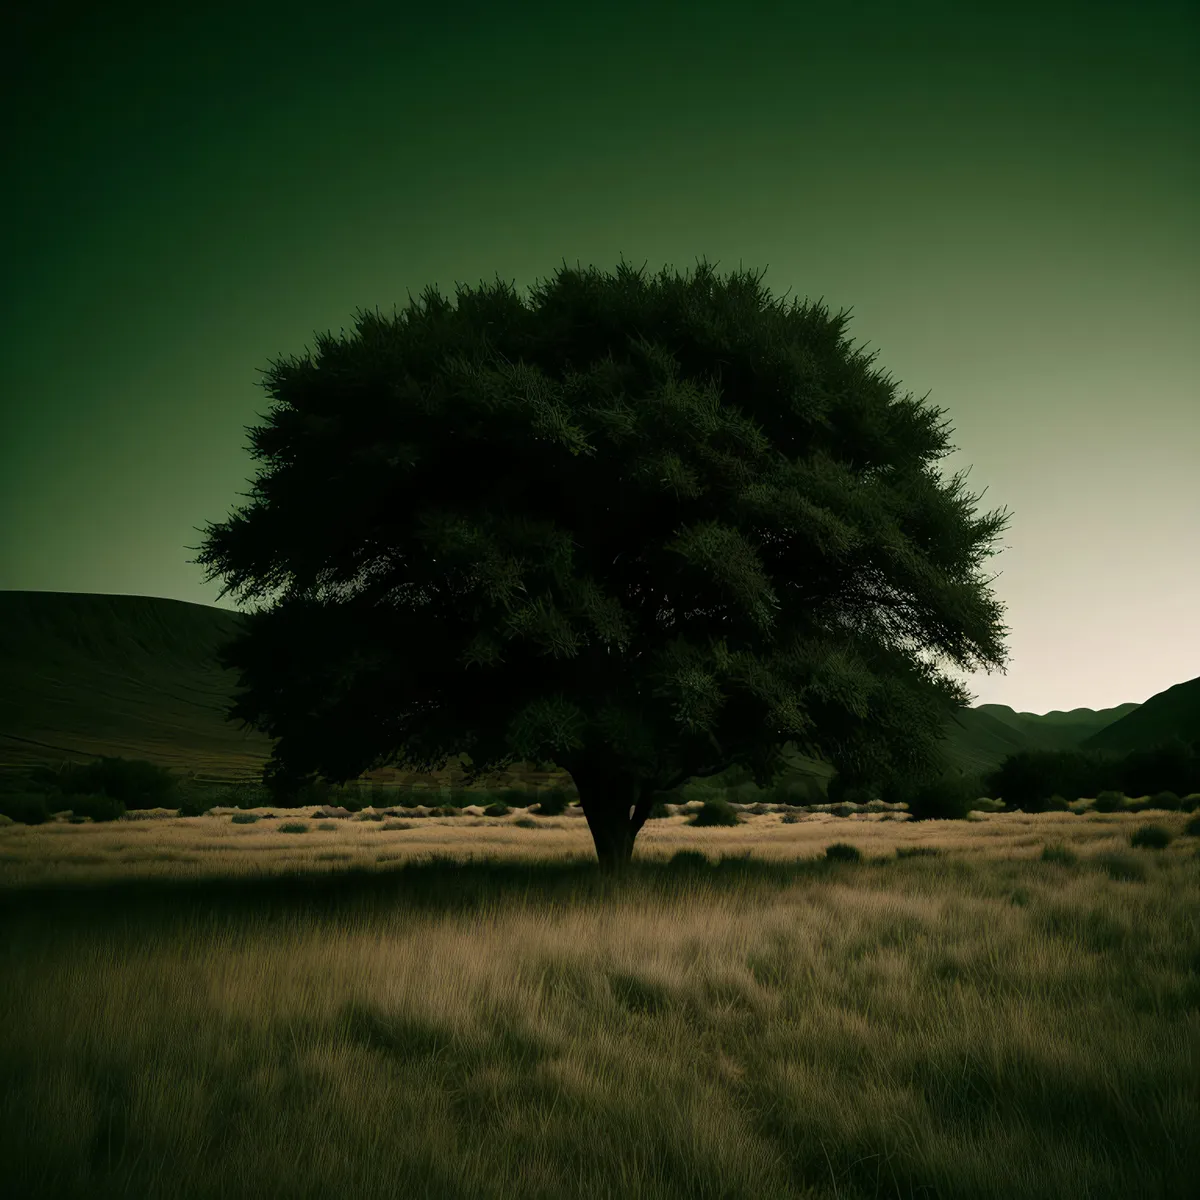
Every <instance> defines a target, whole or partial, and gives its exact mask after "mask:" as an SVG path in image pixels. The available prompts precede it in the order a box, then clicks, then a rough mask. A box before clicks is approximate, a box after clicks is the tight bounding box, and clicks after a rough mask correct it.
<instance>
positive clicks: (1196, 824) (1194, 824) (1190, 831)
mask: <svg viewBox="0 0 1200 1200" xmlns="http://www.w3.org/2000/svg"><path fill="white" fill-rule="evenodd" d="M1183 836H1184V837H1200V815H1198V816H1195V817H1193V818H1192V819H1191V820H1190V821H1189V822H1188V823H1187V824H1186V825H1185V826H1184V827H1183Z"/></svg>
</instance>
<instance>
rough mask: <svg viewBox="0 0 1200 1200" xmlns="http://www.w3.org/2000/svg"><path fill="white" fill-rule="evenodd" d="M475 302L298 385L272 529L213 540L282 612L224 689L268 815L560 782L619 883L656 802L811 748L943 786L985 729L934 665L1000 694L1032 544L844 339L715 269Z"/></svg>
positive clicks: (378, 333)
mask: <svg viewBox="0 0 1200 1200" xmlns="http://www.w3.org/2000/svg"><path fill="white" fill-rule="evenodd" d="M643 270H644V268H643ZM457 290H458V295H457V303H456V305H451V303H450V302H449V301H448V300H446V299H444V298H443V297H442V296H441V295H439V293H438V292H437V290H436V289H435V288H432V287H430V288H427V289H426V291H425V292H424V293H423V295H422V301H423V304H418V303H416V302H414V301H412V299H411V297H410V301H409V306H408V308H407V310H406V311H405V312H403V313H401V314H400V315H399V316H398V317H397V316H395V315H393V318H392V319H390V320H388V319H385V318H381V317H380V316H379V315H378V314H377V313H376V314H370V313H365V314H360V315H359V316H358V317H357V321H356V325H357V330H356V334H355V335H354V336H351V337H349V338H347V337H345V336H343V337H342V338H340V339H334V338H333V337H331V336H329V335H325V336H321V335H318V336H317V354H316V357H315V358H314V357H312V356H311V355H306V356H305V357H304V358H302V359H297V358H293V359H290V360H283V361H277V362H275V363H274V364H272V366H271V369H270V370H269V371H268V372H266V380H265V382H264V384H263V386H264V388H265V389H266V390H267V391H268V393H269V394H270V395H271V396H273V397H274V399H275V400H276V401H277V405H276V406H275V407H274V408H273V409H272V410H271V412H270V413H269V414H268V417H267V418H266V419H267V420H268V424H267V425H265V426H260V427H257V428H253V429H250V428H248V429H247V432H249V433H250V435H251V438H252V453H253V456H254V457H255V458H256V459H260V460H265V463H266V464H267V465H266V467H265V468H264V470H263V471H261V472H260V474H259V477H258V478H257V480H256V481H255V484H254V490H253V492H252V493H251V494H250V496H249V499H251V501H252V503H251V504H250V505H249V506H248V507H247V508H245V509H242V510H239V511H237V512H235V513H234V515H233V516H232V517H231V518H230V519H229V520H228V521H227V522H225V523H224V524H221V525H217V526H210V528H209V529H208V530H207V531H201V532H205V533H206V544H205V546H204V547H203V550H202V553H201V554H200V556H199V557H198V558H197V559H194V560H192V561H195V562H199V563H201V564H203V565H205V566H206V568H207V572H208V573H207V576H206V580H207V579H212V578H213V577H215V576H217V575H222V576H224V577H225V578H226V581H227V582H226V584H225V586H224V588H223V589H222V591H221V595H222V596H224V595H225V594H226V593H228V592H233V593H234V594H235V595H236V596H239V597H240V599H242V600H248V599H254V598H264V597H273V598H272V600H271V602H270V603H268V604H267V605H264V606H262V607H260V608H258V609H257V610H255V611H253V612H251V613H249V614H247V620H246V625H245V629H244V631H243V632H242V633H241V634H239V635H238V636H237V637H236V638H235V639H234V640H233V641H232V642H231V643H229V644H228V646H227V647H226V648H225V650H224V652H223V656H222V662H223V665H225V666H227V667H232V668H234V669H236V670H238V671H239V672H240V678H241V682H240V688H239V690H240V693H241V694H240V695H239V697H238V698H237V699H236V701H235V703H234V704H233V706H232V708H231V709H230V711H229V718H230V719H240V720H241V721H242V723H243V727H249V726H253V727H257V728H259V729H261V730H263V731H264V732H266V733H267V734H268V735H269V736H271V737H272V738H274V739H276V742H275V747H274V750H273V753H272V757H271V760H270V762H268V764H267V765H266V767H265V768H264V774H263V777H264V782H266V783H267V784H268V786H270V787H272V789H273V790H274V791H275V793H276V794H277V795H280V796H283V795H284V794H286V793H288V792H289V791H290V790H293V789H295V788H296V787H297V786H298V785H299V784H300V783H303V782H305V781H310V780H313V779H316V778H323V779H325V780H326V781H328V782H330V783H340V782H344V781H346V780H349V779H353V778H357V777H358V776H359V775H360V774H361V773H362V772H364V771H366V770H369V769H371V768H373V767H377V766H381V765H385V764H397V765H402V766H405V765H406V766H410V767H412V768H415V769H418V770H438V769H441V768H442V767H444V766H445V763H446V761H447V758H448V757H450V756H452V755H456V754H465V755H467V756H469V759H470V765H469V767H468V769H467V777H468V779H470V780H474V779H477V778H479V777H480V776H483V775H485V774H487V773H489V772H491V771H494V770H496V769H498V768H501V767H504V766H508V765H510V764H512V763H513V762H518V761H530V762H553V763H555V764H557V765H558V766H560V767H562V768H564V769H566V770H567V771H569V772H570V774H571V776H572V777H573V779H574V781H575V784H576V787H577V788H578V791H579V799H580V803H581V805H582V807H583V811H584V814H585V816H586V817H587V821H588V826H589V828H590V830H591V833H592V837H593V839H594V841H595V845H596V853H597V856H598V858H599V860H600V863H601V865H602V866H604V867H606V868H614V867H618V866H620V865H621V864H623V863H625V862H627V861H628V860H629V858H630V856H631V854H632V850H633V843H634V839H635V838H636V836H637V834H638V831H639V830H640V829H641V827H642V825H643V823H644V822H645V820H646V817H647V815H648V813H649V810H650V806H651V804H652V801H653V797H654V795H655V793H657V792H661V791H663V790H668V789H670V788H673V787H676V786H678V785H679V784H680V783H682V782H684V781H685V780H687V779H689V778H692V777H697V776H710V775H714V774H717V773H719V772H721V771H723V770H724V769H726V768H727V767H729V766H731V765H733V764H740V765H742V766H744V767H748V768H749V769H750V770H751V771H752V772H753V774H754V778H755V780H756V781H757V782H758V783H759V784H760V785H761V786H766V785H767V784H769V783H770V782H771V781H772V780H773V779H775V778H776V777H777V775H778V774H779V772H780V770H781V769H782V766H783V759H782V755H781V750H782V749H783V748H784V747H785V746H786V745H787V744H788V743H791V744H793V745H794V746H796V747H797V748H798V749H800V750H801V751H803V752H804V753H807V754H809V755H811V756H813V757H817V758H820V759H823V760H825V761H827V762H830V763H832V764H833V765H834V766H835V767H836V768H837V770H838V771H839V773H840V774H842V775H843V776H844V777H846V778H850V779H855V780H862V781H868V780H869V781H880V780H887V779H898V778H900V777H902V776H904V777H908V778H913V777H918V776H919V777H933V776H936V775H937V774H938V773H939V772H940V769H941V765H942V761H941V751H940V745H939V743H940V739H941V737H942V736H943V731H944V726H945V723H946V720H947V718H948V717H949V716H952V715H953V714H954V713H955V712H956V711H957V710H958V709H959V708H961V707H962V706H965V705H967V704H968V703H969V702H970V696H969V695H968V694H967V693H966V692H965V691H964V690H963V688H962V687H961V685H959V684H957V683H954V682H952V681H951V680H950V679H949V678H948V677H946V676H944V675H942V674H941V673H940V672H939V671H938V669H937V665H936V664H937V661H938V660H939V659H949V660H952V661H953V662H955V663H956V664H957V665H959V666H960V667H962V668H965V669H971V668H973V667H975V666H985V667H989V668H991V667H1002V666H1003V663H1004V650H1003V647H1002V643H1001V639H1002V636H1003V634H1004V633H1005V632H1007V630H1006V627H1005V626H1002V625H1000V624H999V623H998V621H999V616H1000V614H1001V612H1002V608H1001V606H1000V605H999V604H997V603H996V602H995V601H994V600H993V599H992V598H991V597H990V596H989V594H988V592H987V590H986V585H987V583H988V582H990V581H988V580H981V579H980V578H979V577H978V573H977V572H978V566H979V563H980V561H981V560H982V559H983V558H984V557H987V556H989V555H990V554H992V553H994V551H993V550H991V549H990V548H989V546H990V543H991V541H992V540H993V538H994V537H995V535H996V533H997V532H998V531H1000V530H1001V529H1002V528H1003V526H1004V524H1005V522H1006V521H1007V518H1006V517H1005V516H1004V515H1003V514H996V513H994V514H989V515H988V516H987V517H983V518H980V519H974V518H973V515H972V514H973V504H974V501H975V500H976V499H978V497H974V496H965V497H964V496H962V495H961V494H960V488H961V477H960V476H955V478H954V479H953V480H952V481H951V482H949V483H945V482H943V481H942V480H941V479H940V477H939V476H938V474H937V473H936V471H935V469H934V467H933V463H934V462H935V461H936V460H937V459H939V458H941V457H944V455H945V454H947V453H948V452H949V449H953V448H952V447H951V448H949V449H948V443H947V431H946V429H945V427H944V426H943V425H942V424H941V423H940V422H939V420H938V418H939V416H940V415H941V414H940V411H939V410H937V409H929V408H926V407H925V406H924V404H923V402H922V401H917V400H914V399H913V398H912V397H911V396H910V395H905V396H903V397H897V395H896V388H895V385H894V384H893V383H891V382H889V381H888V380H887V379H886V378H884V377H882V376H881V375H880V374H879V373H878V372H874V371H872V370H871V365H870V364H871V362H872V360H873V358H874V355H871V356H866V355H864V354H862V353H861V352H858V351H853V350H851V348H850V346H849V343H848V341H847V339H846V338H845V337H844V336H843V329H844V326H845V323H846V319H847V314H846V313H838V314H837V315H836V316H830V315H829V313H828V312H827V310H826V309H825V308H824V307H823V306H822V305H821V304H820V302H819V301H818V302H817V303H816V304H808V303H805V304H799V303H797V302H793V303H792V304H791V305H790V306H785V305H784V304H783V301H782V300H780V301H773V300H771V299H770V297H769V293H767V292H766V291H765V289H760V286H759V278H758V277H756V276H754V275H752V274H750V273H748V272H746V273H741V272H739V273H738V274H735V275H733V276H731V277H730V278H728V279H725V280H722V279H720V278H718V277H716V276H715V275H714V271H713V268H710V267H708V265H707V264H706V263H704V262H703V261H701V263H700V264H699V266H698V268H697V270H696V272H695V274H694V275H693V277H692V278H691V279H687V278H684V277H680V276H679V275H678V274H677V273H673V274H672V273H668V272H667V271H666V270H665V269H664V270H663V271H662V272H661V274H660V275H659V276H658V277H652V278H651V279H650V280H649V281H647V280H646V279H644V278H643V273H642V271H641V270H639V271H633V270H632V269H630V268H629V267H628V266H626V265H625V264H624V263H622V264H621V266H620V267H618V269H617V272H616V275H615V276H609V275H602V274H600V273H599V272H597V271H596V270H595V269H594V268H589V269H588V270H587V271H580V270H575V271H570V270H568V269H567V268H566V267H565V264H564V267H563V269H562V270H561V271H560V272H558V273H557V275H556V277H555V279H554V280H553V281H552V282H550V283H548V284H546V285H544V286H543V287H541V288H538V287H535V288H532V289H530V290H531V300H530V303H528V304H527V303H525V302H524V301H522V300H521V298H519V297H518V296H517V295H516V293H515V292H514V290H513V289H512V288H511V287H509V286H508V285H506V284H504V283H502V282H500V281H497V284H496V286H495V287H491V288H489V287H487V286H486V285H483V284H481V286H480V288H479V289H478V290H474V291H472V290H471V289H466V288H463V287H461V286H460V287H459V288H458V289H457ZM260 415H261V414H260ZM189 549H197V547H189Z"/></svg>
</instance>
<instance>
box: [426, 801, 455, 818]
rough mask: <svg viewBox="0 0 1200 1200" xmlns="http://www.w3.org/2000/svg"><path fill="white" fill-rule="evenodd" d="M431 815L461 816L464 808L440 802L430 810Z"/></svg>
mask: <svg viewBox="0 0 1200 1200" xmlns="http://www.w3.org/2000/svg"><path fill="white" fill-rule="evenodd" d="M429 815H430V816H431V817H461V816H462V809H461V808H455V807H454V805H453V804H438V805H435V806H434V807H433V808H431V809H430V810H429Z"/></svg>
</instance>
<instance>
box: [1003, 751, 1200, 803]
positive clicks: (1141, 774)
mask: <svg viewBox="0 0 1200 1200" xmlns="http://www.w3.org/2000/svg"><path fill="white" fill-rule="evenodd" d="M981 784H982V787H983V791H984V793H986V794H987V795H988V796H990V797H992V798H993V799H997V800H1003V802H1004V806H1005V808H1020V809H1023V810H1024V811H1025V812H1044V811H1046V810H1047V809H1049V808H1053V807H1057V804H1056V803H1054V801H1055V798H1056V797H1057V798H1058V799H1060V800H1066V801H1068V802H1071V801H1075V800H1079V799H1082V798H1083V797H1085V796H1087V797H1096V796H1099V795H1100V793H1101V792H1120V793H1123V794H1124V795H1126V796H1154V795H1158V794H1159V793H1163V792H1171V793H1174V794H1175V795H1177V796H1187V795H1190V794H1191V793H1194V792H1200V738H1197V739H1196V740H1195V741H1192V742H1186V741H1184V740H1183V739H1182V738H1180V737H1172V738H1170V739H1169V740H1167V741H1164V742H1161V743H1160V744H1159V745H1157V746H1155V747H1153V748H1152V749H1148V750H1134V751H1131V752H1130V753H1128V754H1126V755H1124V756H1123V757H1122V756H1117V755H1113V754H1106V753H1102V752H1097V751H1085V750H1022V751H1021V752H1020V753H1019V754H1012V755H1009V757H1008V758H1006V759H1005V760H1004V761H1003V762H1002V763H1001V764H1000V765H999V766H998V767H997V768H996V769H995V770H994V771H990V772H987V773H985V774H984V775H983V776H982V778H981Z"/></svg>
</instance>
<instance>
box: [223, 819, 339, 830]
mask: <svg viewBox="0 0 1200 1200" xmlns="http://www.w3.org/2000/svg"><path fill="white" fill-rule="evenodd" d="M233 819H234V820H235V821H236V820H237V817H234V818H233ZM317 828H318V829H326V830H328V829H336V828H337V822H336V821H322V822H321V823H320V825H318V826H317Z"/></svg>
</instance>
